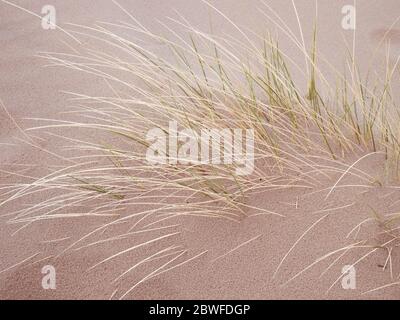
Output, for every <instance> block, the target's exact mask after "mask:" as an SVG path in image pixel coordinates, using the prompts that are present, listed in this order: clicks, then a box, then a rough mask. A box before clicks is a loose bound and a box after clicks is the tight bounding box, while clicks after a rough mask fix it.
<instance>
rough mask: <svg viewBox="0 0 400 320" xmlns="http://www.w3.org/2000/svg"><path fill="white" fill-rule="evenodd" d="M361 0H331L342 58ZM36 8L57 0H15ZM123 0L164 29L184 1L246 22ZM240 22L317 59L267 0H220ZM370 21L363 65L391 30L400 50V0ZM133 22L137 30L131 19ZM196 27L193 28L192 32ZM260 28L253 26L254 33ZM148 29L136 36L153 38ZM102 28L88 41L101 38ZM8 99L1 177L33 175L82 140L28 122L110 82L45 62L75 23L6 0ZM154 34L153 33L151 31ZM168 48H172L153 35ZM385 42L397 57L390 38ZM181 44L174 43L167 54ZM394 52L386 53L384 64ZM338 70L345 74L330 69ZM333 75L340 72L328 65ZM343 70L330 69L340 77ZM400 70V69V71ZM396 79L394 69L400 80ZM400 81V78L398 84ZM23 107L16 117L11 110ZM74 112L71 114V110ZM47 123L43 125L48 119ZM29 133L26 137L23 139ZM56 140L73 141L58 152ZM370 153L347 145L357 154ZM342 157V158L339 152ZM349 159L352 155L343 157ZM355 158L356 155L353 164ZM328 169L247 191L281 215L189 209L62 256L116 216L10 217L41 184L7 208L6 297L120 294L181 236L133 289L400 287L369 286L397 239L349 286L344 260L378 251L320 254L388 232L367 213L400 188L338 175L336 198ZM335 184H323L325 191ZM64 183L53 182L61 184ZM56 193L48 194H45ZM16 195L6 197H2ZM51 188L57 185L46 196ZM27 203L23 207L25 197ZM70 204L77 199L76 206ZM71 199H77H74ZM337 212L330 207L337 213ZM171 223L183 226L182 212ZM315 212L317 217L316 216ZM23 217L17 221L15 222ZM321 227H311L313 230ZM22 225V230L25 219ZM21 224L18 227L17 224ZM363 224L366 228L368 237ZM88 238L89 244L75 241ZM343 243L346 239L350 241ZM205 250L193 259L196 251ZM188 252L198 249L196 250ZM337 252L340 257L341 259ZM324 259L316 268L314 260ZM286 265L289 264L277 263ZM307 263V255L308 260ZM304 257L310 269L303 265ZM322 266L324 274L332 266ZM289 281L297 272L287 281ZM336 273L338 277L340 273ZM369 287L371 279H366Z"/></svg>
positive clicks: (362, 17)
mask: <svg viewBox="0 0 400 320" xmlns="http://www.w3.org/2000/svg"><path fill="white" fill-rule="evenodd" d="M266 2H267V3H268V4H269V5H270V6H271V7H272V8H273V9H274V10H275V11H276V12H277V13H278V14H279V15H280V16H281V17H282V21H284V22H285V23H286V24H287V25H288V26H289V27H290V28H291V29H293V30H295V31H294V32H296V34H297V35H298V25H297V24H298V23H297V19H296V16H295V14H294V11H293V9H292V5H291V1H281V0H268V1H266ZM347 2H348V1H344V0H343V1H342V0H340V1H334V2H333V1H330V2H328V1H318V12H319V19H318V20H319V21H318V26H319V31H318V34H319V45H318V46H319V49H320V51H321V55H322V56H324V57H325V58H326V59H327V60H329V62H330V63H332V64H334V65H335V66H336V67H337V68H341V67H342V63H343V58H344V57H345V45H344V41H347V42H348V43H349V44H351V41H352V40H353V34H352V32H348V31H345V30H343V29H342V28H341V24H340V22H341V18H342V13H341V10H340V9H341V8H342V6H343V5H345V4H347ZM13 3H16V4H18V5H20V6H22V7H24V8H26V9H27V10H30V11H33V12H36V13H38V14H39V13H40V11H41V8H42V7H43V6H44V5H46V4H47V1H46V0H35V1H17V0H15V1H13ZM119 3H120V4H121V6H122V7H124V8H125V9H126V10H127V11H128V12H130V13H131V14H132V15H133V16H134V17H135V18H136V19H138V20H139V21H141V22H143V23H144V25H145V26H146V27H147V28H149V29H150V30H152V31H153V32H155V33H163V32H165V28H164V27H163V26H162V25H160V24H159V22H158V21H159V20H160V21H162V22H166V23H167V22H168V21H169V20H168V19H167V17H173V18H177V17H178V16H177V13H176V12H175V11H178V12H179V14H181V15H182V16H183V17H185V18H186V19H187V20H188V21H189V22H190V23H191V24H192V25H193V26H195V27H196V28H199V29H201V30H208V28H209V23H210V20H209V17H210V15H211V16H212V24H213V30H214V32H215V33H216V35H218V36H225V37H228V36H233V37H235V36H237V31H236V30H235V28H234V27H233V26H232V25H231V24H230V23H228V22H227V21H226V19H224V18H223V17H222V16H221V15H219V14H217V13H216V12H215V11H213V10H211V9H210V8H209V7H207V6H206V5H205V4H204V3H202V2H201V1H194V0H191V1H183V0H182V1H178V0H174V1H155V0H152V1H141V0H135V1H129V0H120V1H119ZM212 3H213V4H214V5H215V6H216V7H217V8H218V10H221V12H223V13H225V14H226V15H227V16H228V17H229V19H231V20H232V21H233V22H234V23H236V24H238V25H240V26H241V27H243V28H245V29H249V30H251V31H252V32H254V34H257V35H260V34H261V35H262V34H264V33H265V32H266V30H267V29H270V28H272V29H273V30H275V32H276V33H277V35H278V39H280V46H281V48H282V50H283V51H284V52H286V53H287V54H288V55H289V56H290V57H291V58H292V59H293V60H294V61H295V62H296V63H298V64H299V65H300V66H304V58H303V57H302V56H301V55H299V54H298V48H296V47H295V46H294V45H293V43H291V41H290V40H288V39H287V37H286V36H285V35H284V34H283V33H282V30H280V29H279V28H276V26H273V24H272V23H271V22H269V21H268V20H267V19H266V18H265V17H264V16H263V15H262V14H260V12H259V11H258V8H260V7H261V8H265V7H263V5H262V3H261V2H258V1H250V0H240V1H230V0H223V1H212ZM53 5H54V6H55V8H56V9H57V24H61V25H63V26H66V23H77V24H84V25H91V24H93V23H96V22H97V21H112V22H117V21H119V20H125V21H126V20H127V15H126V13H124V12H123V11H122V10H121V9H120V8H118V7H117V6H116V5H115V4H113V3H112V2H111V1H94V0H93V1H92V0H86V1H73V3H72V2H69V1H61V0H56V1H53ZM296 6H297V9H298V13H299V17H300V19H301V22H302V25H303V32H304V35H306V37H305V38H306V42H307V46H309V45H310V39H311V34H312V30H313V17H314V12H315V6H314V3H313V1H306V0H304V1H303V0H301V1H296ZM357 12H358V15H357V19H358V22H357V23H358V27H357V33H356V35H357V36H356V39H357V42H356V43H357V45H356V47H355V50H356V56H357V57H358V59H359V60H358V61H357V62H358V63H359V66H360V69H361V70H362V72H366V70H367V68H368V67H369V66H370V59H369V57H370V56H371V54H373V53H374V49H375V48H376V46H377V45H378V43H379V42H380V40H381V39H382V36H384V35H385V34H386V33H387V36H388V39H390V41H391V48H392V49H391V50H392V51H391V56H390V57H391V59H392V60H393V61H394V62H395V61H396V59H397V56H396V54H399V52H400V49H399V48H400V43H399V33H398V31H396V30H397V29H395V30H391V31H388V30H389V29H390V27H391V25H392V24H393V22H394V21H395V20H396V18H397V17H398V13H399V5H398V1H396V0H380V1H362V2H360V3H359V4H358V11H357ZM126 32H129V30H128V31H126ZM183 33H184V31H183V30H182V34H183ZM250 34H251V33H250ZM142 40H143V39H137V41H142ZM90 41H91V40H90V39H87V43H85V44H90ZM0 43H1V51H0V71H1V78H0V99H1V100H2V101H3V103H4V106H5V107H6V108H7V112H6V110H4V109H3V110H2V109H0V121H1V127H0V150H1V153H0V169H1V171H0V181H1V183H2V184H8V183H18V182H19V181H21V179H22V178H23V176H25V177H26V176H29V177H40V176H41V175H42V174H43V173H45V172H48V170H49V168H52V169H53V170H54V171H55V170H57V169H59V168H61V166H62V165H65V163H67V161H63V160H61V159H60V157H64V156H65V157H68V156H69V151H68V150H65V149H63V148H62V147H63V145H62V144H61V143H60V140H59V139H57V138H56V137H54V136H53V137H52V136H48V135H43V136H42V135H40V134H38V138H37V139H35V140H34V142H32V143H30V144H29V140H28V142H27V140H26V136H25V135H24V133H23V132H22V130H21V128H24V129H25V128H29V127H32V126H36V125H37V121H33V120H31V119H28V118H58V119H59V118H60V117H61V118H62V119H64V118H63V117H64V115H63V112H64V111H67V110H70V109H69V106H70V105H71V104H72V102H71V100H69V97H68V95H67V94H65V93H64V91H68V92H84V93H85V94H94V95H95V94H99V93H100V94H101V93H102V92H104V91H105V90H107V84H106V83H105V81H104V80H102V79H98V78H96V77H93V76H90V75H88V74H84V73H80V72H75V71H73V70H65V69H63V68H56V69H50V68H45V67H44V66H45V65H46V61H45V60H43V59H41V58H39V57H37V55H38V53H39V52H54V51H57V52H67V53H71V54H73V53H74V46H75V45H76V44H75V43H74V41H73V40H71V38H70V37H68V36H67V35H65V34H63V33H62V32H60V31H59V30H43V29H42V27H41V20H40V19H39V18H37V17H34V16H32V15H30V14H28V13H27V12H23V11H21V10H20V9H17V8H15V7H13V6H10V5H9V4H6V3H4V2H3V3H2V2H1V1H0ZM144 45H147V44H144ZM148 45H149V46H152V49H154V50H156V51H158V52H159V53H160V55H163V54H164V53H165V48H164V47H163V46H162V45H160V46H159V47H157V44H148ZM376 55H378V56H381V57H383V58H384V55H385V50H384V49H383V48H382V49H379V50H378V51H377V52H376ZM168 58H171V57H166V59H168ZM381 69H384V66H377V68H376V70H377V71H378V72H380V71H381ZM331 76H332V75H331ZM328 78H329V76H328ZM294 79H295V81H297V82H299V83H305V84H307V83H306V81H304V77H303V75H302V74H301V73H300V72H295V74H294ZM332 79H334V77H333V76H332V78H329V79H328V80H332ZM397 83H398V82H397ZM397 83H393V86H394V91H395V92H396V90H395V89H396V87H397V86H398V84H397ZM397 92H398V90H397ZM9 115H11V116H12V117H13V119H15V121H16V122H17V123H18V126H17V125H16V123H15V122H14V121H13V120H12V119H10V117H9ZM69 116H70V115H65V117H69ZM56 133H57V134H59V135H62V136H66V135H67V133H68V136H69V137H72V138H77V139H79V138H80V135H81V134H82V133H81V132H80V131H79V130H73V129H66V130H65V131H62V130H60V129H57V130H56ZM35 134H36V133H35ZM23 141H25V142H23ZM54 154H57V155H60V157H56V156H55V155H54ZM360 156H362V154H361V153H360V154H357V155H354V156H347V157H345V159H344V161H345V163H347V164H348V165H350V164H352V163H354V162H355V161H356V160H357V159H358V158H359V157H360ZM384 163H385V159H384V156H383V155H381V154H374V155H371V156H370V157H367V158H366V159H365V160H364V161H360V163H358V164H357V166H356V167H357V168H358V169H360V170H363V171H364V172H366V173H368V174H369V175H371V176H373V177H375V178H377V180H379V181H384V180H385V179H386V178H385V177H386V176H385V167H384ZM337 166H339V165H338V164H337ZM339 167H340V166H339ZM341 168H342V169H343V167H341ZM316 178H318V179H320V181H321V182H320V184H319V185H318V186H317V187H315V188H309V189H307V190H304V189H297V188H292V189H285V190H275V191H270V192H262V193H259V194H254V195H252V196H250V198H249V199H247V203H248V204H257V205H258V206H262V207H263V208H265V209H266V210H270V211H273V212H277V213H279V214H281V215H282V216H284V217H280V216H275V215H265V216H263V215H255V216H251V213H252V212H251V210H249V212H248V216H247V217H246V218H244V219H242V221H241V222H240V223H237V222H233V221H229V220H226V219H210V218H205V217H203V218H202V217H185V216H184V217H179V218H176V219H174V221H173V222H171V221H167V222H165V223H162V224H160V225H158V227H166V229H160V230H155V231H153V232H149V233H145V234H140V233H139V234H135V235H133V236H132V237H129V238H126V239H122V240H121V241H116V242H114V241H111V242H109V243H105V244H102V245H92V246H88V247H85V244H89V243H90V242H91V241H93V242H95V241H99V240H100V239H101V237H100V235H95V236H94V237H93V238H91V239H90V241H89V240H88V242H84V243H82V244H81V245H80V246H81V247H82V248H79V247H80V246H78V247H77V248H74V250H70V251H68V252H66V253H65V254H63V255H61V256H58V255H59V253H60V252H63V250H64V249H66V248H67V247H68V246H69V245H70V244H71V243H72V242H73V241H76V239H79V238H80V237H82V236H83V235H84V234H86V233H88V232H90V231H91V230H93V229H95V228H97V227H99V226H101V225H102V224H103V223H106V222H109V221H110V219H109V218H108V217H105V218H99V217H83V218H82V217H81V218H68V219H62V218H60V219H55V220H54V221H51V222H48V221H37V222H35V223H33V224H29V225H28V226H27V227H26V228H23V229H21V230H19V228H20V227H21V226H22V225H20V224H17V225H15V224H9V223H7V221H8V219H9V218H10V216H9V215H10V213H12V212H14V211H16V210H19V209H21V208H24V206H25V205H27V204H29V203H30V204H31V203H32V202H35V201H38V200H37V199H36V198H35V197H33V196H32V197H29V198H28V200H27V203H18V201H17V203H15V202H10V203H7V204H5V205H4V206H2V207H1V209H0V214H1V216H2V217H1V220H0V221H1V224H0V243H1V244H0V248H1V250H0V252H1V253H0V298H2V299H108V298H110V297H114V298H118V297H121V295H122V293H123V292H126V291H127V290H128V289H129V288H131V287H132V286H133V285H134V284H135V283H137V282H138V281H139V280H140V279H143V278H144V277H145V276H146V275H147V274H148V273H149V271H148V270H154V269H156V268H158V267H159V266H160V262H159V261H158V260H154V261H150V262H148V263H147V264H146V266H139V267H138V268H136V269H135V271H134V272H131V273H129V274H128V275H127V276H126V277H124V278H122V279H123V280H122V281H116V282H114V279H115V278H116V277H117V276H118V275H120V274H121V273H123V272H124V271H125V270H127V269H128V268H130V267H131V266H133V265H135V263H137V261H140V260H141V259H144V258H145V257H146V255H148V253H149V252H156V251H159V250H163V248H166V247H168V246H174V245H177V246H182V247H183V248H184V250H185V253H184V255H182V257H181V258H180V260H177V262H178V263H179V262H182V264H181V265H178V266H177V267H176V268H173V269H171V270H170V271H169V272H165V273H161V274H160V275H158V276H156V277H154V278H150V279H148V280H146V281H144V282H143V283H141V284H139V285H138V286H137V287H135V289H134V290H132V291H130V292H129V294H128V295H127V296H126V297H125V298H129V299H398V298H400V296H399V290H398V289H399V288H398V286H391V287H388V288H384V289H382V290H378V291H374V292H368V291H369V290H372V289H375V288H378V287H381V286H384V285H386V284H390V283H393V282H395V281H397V276H398V274H399V272H400V269H399V265H400V264H399V263H398V262H399V256H398V252H397V250H396V248H395V247H393V251H391V252H390V263H388V252H387V250H386V249H385V248H377V249H376V250H375V251H374V252H372V253H371V254H370V255H368V256H367V257H366V258H365V259H363V260H362V261H360V263H358V264H357V265H356V271H357V287H356V289H355V290H345V289H344V288H343V287H342V285H341V278H340V276H341V275H342V268H343V266H345V265H348V264H353V263H354V262H355V261H357V260H358V259H359V258H361V257H363V256H364V255H366V254H367V253H369V252H370V251H372V250H373V249H372V250H371V249H370V248H359V249H351V250H349V251H348V252H347V254H346V255H344V256H343V257H342V259H340V260H338V261H337V262H336V263H335V264H332V263H333V262H334V261H335V259H336V258H337V257H338V256H337V255H333V256H332V257H328V258H327V259H326V260H323V261H321V262H318V263H315V264H313V263H314V262H315V261H316V259H318V258H320V257H323V256H324V255H326V254H327V253H329V252H332V251H334V250H337V249H340V248H342V247H345V246H348V245H350V244H354V243H357V241H360V239H369V240H368V243H369V244H371V245H375V244H380V243H382V242H385V241H386V238H385V235H381V234H379V232H381V229H380V228H379V226H377V225H375V224H372V225H368V226H365V228H364V227H362V228H361V229H360V230H359V229H358V228H356V229H355V230H354V232H352V233H351V234H350V236H349V237H347V238H346V236H347V235H348V233H349V232H350V231H351V230H352V229H353V228H355V227H356V226H357V225H358V224H359V223H361V222H362V221H363V220H365V219H368V218H370V217H372V216H373V214H374V213H373V210H372V209H371V208H374V209H375V210H378V211H379V213H380V214H382V215H384V214H390V213H394V212H396V210H398V208H399V205H400V204H399V203H397V202H396V201H397V198H398V195H399V192H398V191H397V189H396V187H395V186H396V183H395V182H393V181H391V182H390V183H388V184H387V185H385V186H380V185H378V184H375V185H373V184H371V185H369V186H368V187H365V186H363V187H354V186H353V187H339V188H336V189H335V190H334V192H332V194H331V195H330V196H329V197H328V198H327V190H328V192H329V190H330V189H329V188H331V187H332V186H333V185H334V184H335V182H336V181H338V179H339V178H341V174H340V173H333V174H332V175H330V176H329V177H328V178H322V177H319V176H317V175H316ZM361 184H362V181H360V180H359V179H357V178H356V177H354V176H347V175H346V176H345V177H344V178H343V179H340V185H361ZM321 190H322V191H321ZM51 194H52V191H51V190H49V191H48V195H49V196H50V195H51ZM46 196H47V195H41V197H43V198H46ZM3 200H4V198H3ZM40 200H45V199H40ZM19 206H20V207H19ZM137 209H138V208H136V207H133V208H131V207H129V206H128V207H127V208H124V209H123V212H122V213H121V214H129V213H131V212H135V210H137ZM66 210H67V211H68V209H66ZM71 210H72V209H71ZM328 213H329V215H328ZM171 225H172V226H171ZM311 226H313V227H312V228H311V229H309V228H310V227H311ZM113 228H115V229H114V230H104V233H103V234H101V236H107V235H108V233H107V232H109V235H110V236H112V235H113V234H114V233H113V232H115V230H118V232H120V233H123V232H126V230H128V226H127V225H125V224H124V223H122V224H120V225H119V224H118V225H116V226H114V227H113ZM17 230H18V232H16V231H17ZM307 230H308V232H307ZM15 232H16V233H15ZM14 233H15V234H14ZM169 234H170V235H171V236H169V237H166V238H165V239H162V241H160V242H158V241H156V242H154V243H151V244H150V245H149V246H147V247H139V248H138V249H137V250H134V251H132V252H128V253H127V254H126V255H123V256H120V257H115V259H112V260H111V261H106V262H104V263H102V264H100V265H98V266H96V267H95V268H93V269H91V267H92V266H93V265H96V264H98V263H99V262H100V261H102V260H103V259H106V258H107V257H109V256H110V255H113V254H115V253H116V252H118V251H122V250H125V249H127V248H129V247H130V246H132V245H135V244H140V243H143V242H146V241H151V239H154V238H156V237H162V236H164V235H169ZM355 235H356V237H355ZM75 249H79V250H75ZM340 252H342V251H340ZM192 258H193V260H191V259H192ZM185 260H189V261H188V262H187V263H183V262H184V261H185ZM331 264H332V265H331ZM45 265H53V266H54V267H55V269H56V271H57V289H56V290H44V289H43V288H42V285H41V283H42V278H43V274H42V273H41V270H42V267H43V266H45ZM310 265H311V267H310V268H308V267H309V266H310ZM278 266H279V268H278ZM306 268H307V269H306ZM303 270H304V272H302V271H303ZM321 274H322V276H321ZM288 281H289V282H288ZM332 285H333V286H332ZM366 292H368V293H366Z"/></svg>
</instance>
